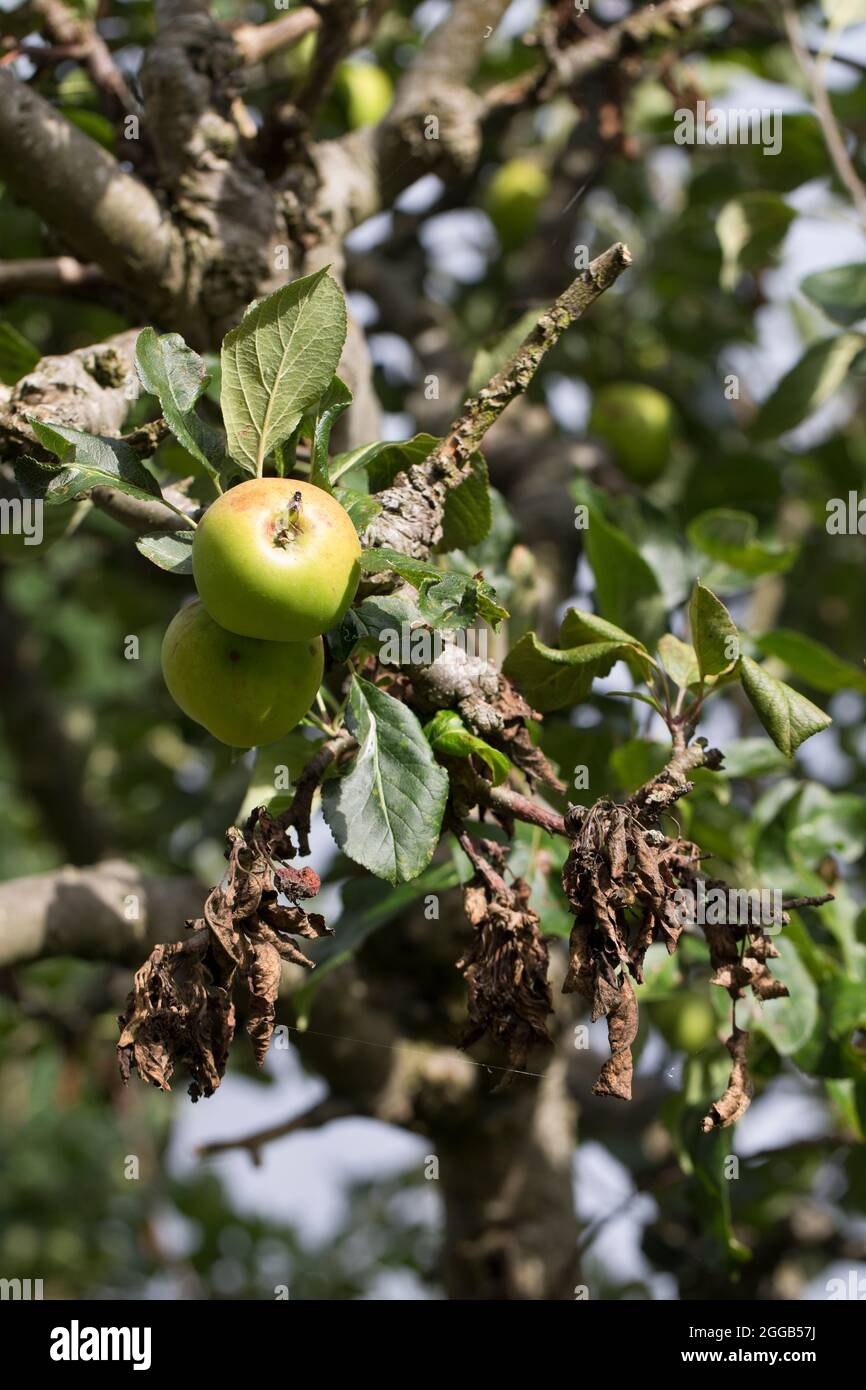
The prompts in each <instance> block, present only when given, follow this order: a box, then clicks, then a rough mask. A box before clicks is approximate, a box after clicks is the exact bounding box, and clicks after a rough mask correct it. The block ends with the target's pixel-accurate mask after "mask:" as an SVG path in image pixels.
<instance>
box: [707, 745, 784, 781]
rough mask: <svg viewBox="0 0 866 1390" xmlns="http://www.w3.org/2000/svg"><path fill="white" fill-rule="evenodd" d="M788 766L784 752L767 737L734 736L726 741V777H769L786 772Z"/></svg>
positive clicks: (724, 769)
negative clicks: (769, 741)
mask: <svg viewBox="0 0 866 1390" xmlns="http://www.w3.org/2000/svg"><path fill="white" fill-rule="evenodd" d="M787 766H788V764H787V762H786V761H785V757H784V754H782V753H780V752H779V750H778V748H775V747H774V746H773V744H772V743H768V742H767V740H766V739H765V738H734V739H731V740H730V742H727V743H725V765H724V768H723V771H724V774H725V776H726V777H769V776H770V774H771V773H773V772H785V771H786V770H787Z"/></svg>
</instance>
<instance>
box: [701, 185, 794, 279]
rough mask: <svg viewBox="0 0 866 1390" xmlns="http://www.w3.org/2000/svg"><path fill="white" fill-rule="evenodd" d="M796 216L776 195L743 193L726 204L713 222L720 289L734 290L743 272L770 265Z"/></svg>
mask: <svg viewBox="0 0 866 1390" xmlns="http://www.w3.org/2000/svg"><path fill="white" fill-rule="evenodd" d="M795 216H796V213H795V212H794V209H793V208H789V207H788V204H787V203H786V202H785V201H784V200H783V199H782V198H781V197H780V196H779V194H778V193H768V192H757V191H756V192H753V193H745V194H743V196H742V197H740V198H732V199H731V200H730V202H727V203H725V205H724V207H723V208H722V210H721V212H720V213H719V215H718V217H717V218H716V236H717V237H718V238H719V244H720V246H721V248H722V256H723V263H722V273H721V278H720V283H721V286H722V289H724V290H733V289H735V288H736V285H737V281H738V280H739V278H740V275H741V274H742V272H743V271H744V270H758V269H760V268H761V267H762V266H765V265H767V264H769V263H770V262H771V261H772V258H773V254H774V252H775V251H776V250H777V248H778V246H779V244H780V243H781V241H782V239H783V238H784V236H785V233H786V232H787V230H788V228H789V226H790V225H791V223H792V221H793V220H794V217H795Z"/></svg>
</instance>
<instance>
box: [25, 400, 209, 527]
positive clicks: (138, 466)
mask: <svg viewBox="0 0 866 1390" xmlns="http://www.w3.org/2000/svg"><path fill="white" fill-rule="evenodd" d="M27 418H28V420H29V422H30V424H31V426H32V428H33V433H34V434H35V435H36V438H37V439H38V440H39V442H40V443H41V444H43V445H44V446H45V448H46V449H48V450H50V452H51V453H52V454H56V455H57V457H58V458H59V459H60V465H61V466H60V467H59V468H58V469H55V470H54V472H53V474H52V476H51V477H50V478H48V477H44V478H43V481H42V486H43V488H44V491H43V492H41V493H40V494H39V495H40V496H42V497H43V498H44V500H45V501H46V502H49V503H55V502H68V501H70V499H71V498H73V497H78V496H79V494H80V493H82V492H87V491H89V489H90V488H92V487H111V488H115V489H116V490H117V491H118V492H125V493H127V494H128V495H129V496H130V497H140V498H143V499H144V500H145V501H148V502H152V501H153V500H154V498H158V499H159V500H160V501H161V502H162V503H163V505H164V506H166V507H169V508H170V510H171V511H173V512H178V515H179V516H182V515H183V513H182V512H179V511H178V508H177V507H173V506H172V505H171V503H170V502H166V501H165V498H164V497H163V496H162V493H161V492H160V489H159V483H158V482H157V481H156V478H155V477H154V476H153V474H152V473H148V471H147V469H146V468H145V466H144V464H143V463H142V462H141V460H140V459H139V458H138V456H137V455H136V454H135V453H133V451H132V449H130V447H129V445H128V444H125V443H124V441H123V440H122V439H106V438H103V436H102V435H97V434H83V433H82V432H81V431H80V430H73V429H70V428H69V427H68V426H67V425H49V424H46V423H45V421H44V420H37V419H35V418H34V416H32V415H30V416H28V417H27ZM35 481H36V474H35V472H34V473H32V477H31V484H32V482H35ZM185 519H186V518H185Z"/></svg>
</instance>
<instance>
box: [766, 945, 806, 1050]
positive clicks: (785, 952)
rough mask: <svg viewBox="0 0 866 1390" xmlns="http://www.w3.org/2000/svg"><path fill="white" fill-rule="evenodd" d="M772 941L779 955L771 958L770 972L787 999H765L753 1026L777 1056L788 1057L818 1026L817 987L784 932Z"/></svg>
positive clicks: (804, 1042) (803, 1043)
mask: <svg viewBox="0 0 866 1390" xmlns="http://www.w3.org/2000/svg"><path fill="white" fill-rule="evenodd" d="M776 944H777V946H778V948H779V956H778V959H777V960H774V961H773V974H774V975H775V977H776V978H777V979H778V980H781V982H782V984H783V985H787V987H788V998H787V999H785V998H781V999H768V1000H767V1001H766V1003H764V1004H763V1005H762V1007H761V1009H760V1010H759V1011H758V1013H757V1017H756V1019H755V1026H756V1027H757V1028H759V1029H760V1030H761V1032H762V1033H764V1034H765V1035H766V1036H767V1037H768V1038H769V1039H770V1042H771V1043H772V1044H773V1046H774V1048H775V1049H776V1051H777V1052H778V1053H780V1055H781V1056H783V1057H790V1056H791V1054H792V1053H794V1052H796V1051H797V1049H798V1048H801V1047H804V1046H805V1044H806V1043H807V1042H808V1041H809V1039H810V1038H811V1036H812V1034H813V1033H814V1031H815V1029H816V1027H817V1025H818V1018H819V1009H818V986H817V985H816V984H815V981H814V980H813V979H812V976H811V975H810V974H809V972H808V970H807V969H806V967H805V965H804V964H803V962H802V961H801V959H800V957H799V955H798V953H797V951H796V950H795V948H794V945H793V942H791V941H789V940H788V939H787V937H786V936H785V934H784V933H783V934H782V936H781V937H779V938H778V940H777V942H776Z"/></svg>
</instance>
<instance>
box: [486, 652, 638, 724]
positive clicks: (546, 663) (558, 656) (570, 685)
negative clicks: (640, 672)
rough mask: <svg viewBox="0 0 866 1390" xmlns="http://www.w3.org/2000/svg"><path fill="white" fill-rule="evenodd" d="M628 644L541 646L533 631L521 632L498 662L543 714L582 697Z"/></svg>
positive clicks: (603, 674)
mask: <svg viewBox="0 0 866 1390" xmlns="http://www.w3.org/2000/svg"><path fill="white" fill-rule="evenodd" d="M629 650H633V648H632V646H631V644H630V643H623V642H586V643H584V644H583V645H582V646H580V647H568V648H566V649H565V650H564V651H562V650H560V649H558V648H556V647H548V646H545V644H544V643H543V642H539V640H538V638H537V637H536V635H535V633H534V632H527V633H524V635H523V637H521V639H520V641H519V642H518V643H517V644H516V646H514V647H512V648H511V651H510V652H509V653H508V655H507V657H506V658H505V661H504V662H503V665H502V671H503V674H504V675H506V676H507V677H508V679H509V680H512V681H514V683H515V685H517V686H518V687H519V689H520V690H521V691H522V692H523V694H524V695H525V696H526V698H527V700H529V702H530V704H532V705H534V706H535V708H536V709H538V710H540V711H541V712H542V713H543V714H546V713H547V712H548V711H550V710H554V709H563V708H564V707H565V706H566V705H576V704H579V703H580V701H581V700H585V699H586V697H587V696H588V695H589V692H590V690H591V688H592V682H593V681H594V680H595V678H596V677H597V676H606V675H607V674H608V672H609V671H610V670H611V667H612V666H614V665H615V663H616V662H617V661H619V659H620V657H622V656H624V655H625V653H626V652H627V651H629Z"/></svg>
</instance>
